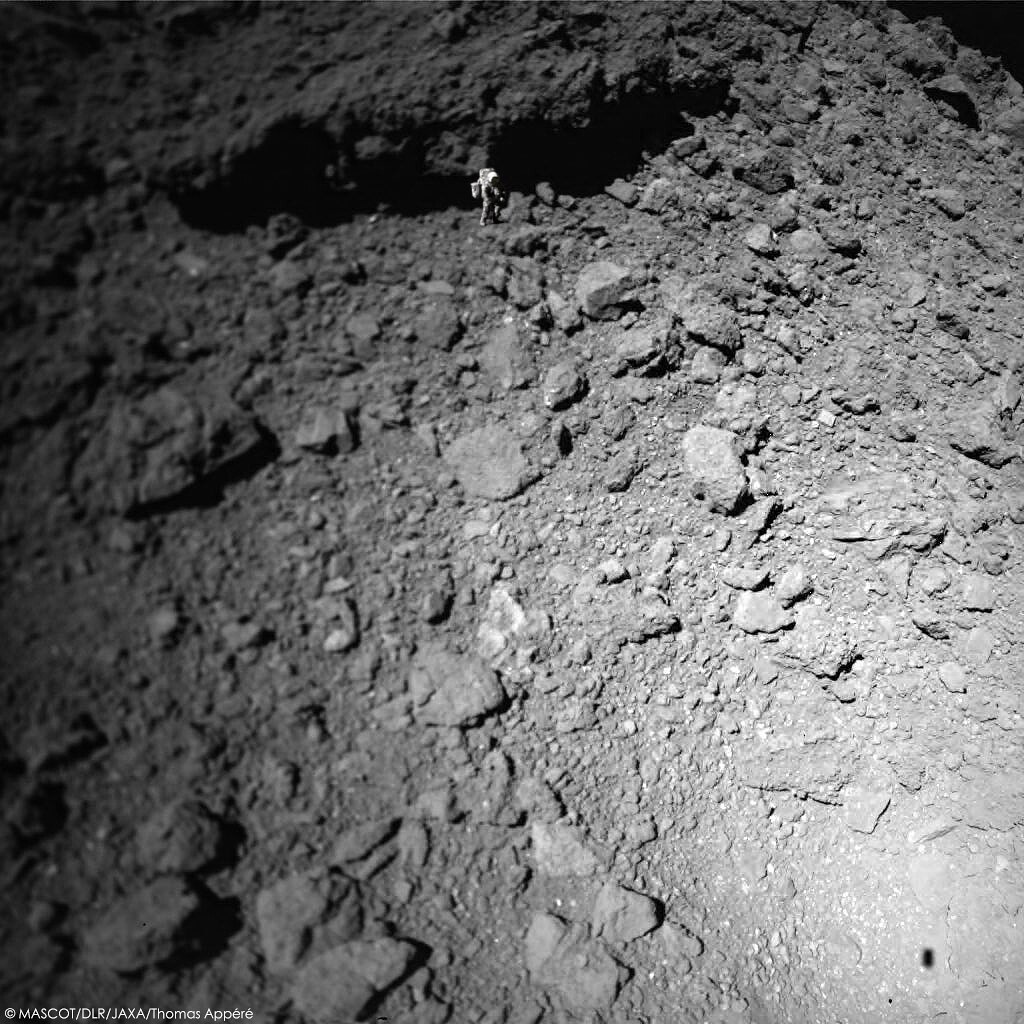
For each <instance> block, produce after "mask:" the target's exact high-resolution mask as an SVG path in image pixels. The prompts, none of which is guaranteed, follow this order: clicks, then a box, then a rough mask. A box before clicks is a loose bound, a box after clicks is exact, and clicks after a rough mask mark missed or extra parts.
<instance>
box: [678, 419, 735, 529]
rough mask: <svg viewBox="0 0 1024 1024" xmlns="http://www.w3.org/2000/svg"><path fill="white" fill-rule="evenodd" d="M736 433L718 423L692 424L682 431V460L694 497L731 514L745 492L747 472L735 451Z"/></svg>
mask: <svg viewBox="0 0 1024 1024" xmlns="http://www.w3.org/2000/svg"><path fill="white" fill-rule="evenodd" d="M736 441H737V438H736V435H735V434H733V433H732V432H731V431H728V430H721V429H719V428H718V427H706V426H697V427H691V428H690V429H689V430H688V431H687V432H686V433H685V434H684V435H683V462H684V466H685V469H686V473H687V475H688V476H689V478H690V482H691V490H692V493H693V494H694V496H695V497H697V498H699V499H702V500H706V501H707V502H708V505H709V507H710V508H711V510H712V511H713V512H724V513H725V514H726V515H730V514H732V513H734V512H736V511H737V509H738V508H739V506H740V503H741V502H742V501H743V499H744V498H745V497H746V496H747V475H746V473H745V472H744V470H743V464H742V463H741V462H740V460H739V456H738V455H737V454H736V447H735V445H736Z"/></svg>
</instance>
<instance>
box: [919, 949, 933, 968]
mask: <svg viewBox="0 0 1024 1024" xmlns="http://www.w3.org/2000/svg"><path fill="white" fill-rule="evenodd" d="M921 966H922V967H928V968H931V967H934V966H935V950H934V949H928V948H927V947H926V948H925V949H922V950H921Z"/></svg>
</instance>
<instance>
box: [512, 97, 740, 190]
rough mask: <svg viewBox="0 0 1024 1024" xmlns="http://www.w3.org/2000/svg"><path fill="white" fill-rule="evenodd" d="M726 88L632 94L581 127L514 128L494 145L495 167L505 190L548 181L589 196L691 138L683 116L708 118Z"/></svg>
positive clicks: (721, 103)
mask: <svg viewBox="0 0 1024 1024" xmlns="http://www.w3.org/2000/svg"><path fill="white" fill-rule="evenodd" d="M727 100H728V85H727V84H726V83H722V84H721V85H720V86H718V87H715V88H708V89H703V90H687V91H686V92H684V93H675V94H664V95H641V96H632V97H629V98H627V99H626V100H624V101H623V102H621V103H619V104H617V105H616V106H614V107H609V108H607V109H605V110H604V111H601V112H600V113H598V114H597V115H596V116H595V117H594V118H593V120H592V121H591V122H590V124H588V125H586V126H585V127H581V128H564V127H561V126H558V125H554V124H551V123H550V122H548V121H544V120H536V121H525V122H520V123H519V124H516V125H513V126H512V127H511V128H509V130H508V131H507V132H505V134H504V135H503V136H502V138H501V139H500V141H499V142H498V143H497V145H495V146H494V147H493V162H494V166H495V167H496V168H498V169H499V171H500V173H501V176H502V181H503V182H504V183H505V185H506V187H508V188H511V189H514V190H516V191H519V192H532V191H533V189H534V188H535V186H536V185H537V183H538V182H541V181H547V182H550V183H551V185H552V186H553V187H554V189H555V191H556V192H558V193H564V194H566V195H570V196H592V195H596V194H597V193H599V192H601V191H603V190H604V188H605V186H607V185H610V184H611V183H612V182H613V181H614V180H615V179H616V178H628V177H629V176H630V175H632V174H634V173H635V172H636V171H637V170H639V168H640V167H641V165H642V164H643V162H644V159H645V154H649V155H655V154H658V153H663V152H664V151H665V150H666V149H667V148H668V146H669V144H670V143H671V142H673V141H674V140H675V139H678V138H682V137H685V136H689V135H692V134H693V126H692V125H691V124H690V123H689V122H688V121H687V120H686V117H685V115H686V114H693V115H697V116H708V115H710V114H713V113H716V112H717V111H719V110H722V109H723V108H724V107H725V104H726V102H727Z"/></svg>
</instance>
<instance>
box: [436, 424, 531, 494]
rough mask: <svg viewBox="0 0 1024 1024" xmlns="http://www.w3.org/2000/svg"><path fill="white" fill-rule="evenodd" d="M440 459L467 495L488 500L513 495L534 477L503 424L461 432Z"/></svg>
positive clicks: (511, 435) (514, 440) (521, 452)
mask: <svg viewBox="0 0 1024 1024" xmlns="http://www.w3.org/2000/svg"><path fill="white" fill-rule="evenodd" d="M444 460H445V462H446V463H447V464H448V466H449V468H450V469H451V471H452V472H453V473H454V474H455V477H456V479H457V480H458V481H459V483H460V484H461V485H462V486H463V488H464V489H465V491H466V492H467V493H468V494H472V495H474V496H475V497H478V498H487V499H488V500H490V501H505V500H507V499H508V498H514V497H515V496H516V495H517V494H519V493H520V492H521V491H522V490H524V489H525V488H526V487H527V486H528V485H529V484H531V483H532V482H533V481H534V480H535V479H536V474H535V473H534V472H533V471H532V470H531V469H530V465H529V463H528V462H527V461H526V456H525V455H523V448H522V445H521V444H520V443H519V441H518V439H517V438H516V437H515V436H514V435H513V434H511V433H510V432H509V431H508V430H506V429H505V428H504V427H497V426H489V427H480V428H479V429H478V430H471V431H469V432H468V433H466V434H463V435H462V436H461V437H459V438H458V439H457V440H455V441H454V442H453V443H452V444H451V446H450V447H449V448H448V450H447V451H446V452H445V454H444Z"/></svg>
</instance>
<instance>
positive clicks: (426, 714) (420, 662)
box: [409, 644, 505, 728]
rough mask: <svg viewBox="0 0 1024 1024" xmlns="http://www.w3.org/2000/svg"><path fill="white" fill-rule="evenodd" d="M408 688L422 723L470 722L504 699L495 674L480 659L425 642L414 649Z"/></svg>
mask: <svg viewBox="0 0 1024 1024" xmlns="http://www.w3.org/2000/svg"><path fill="white" fill-rule="evenodd" d="M409 690H410V693H411V695H412V699H413V702H414V704H415V708H414V713H415V715H416V718H417V719H418V721H420V722H422V723H424V724H426V725H443V726H450V727H454V728H462V727H465V726H470V725H473V724H475V723H476V722H478V721H480V719H482V718H485V717H486V716H487V715H489V714H490V713H491V712H492V711H495V710H496V709H497V708H499V707H500V706H501V705H502V704H503V703H504V701H505V691H504V690H503V689H502V686H501V683H499V682H498V677H497V676H496V675H495V673H494V672H492V671H491V669H489V668H488V667H487V666H486V665H485V664H484V663H483V662H482V661H480V660H479V659H477V658H465V657H462V656H461V655H458V654H452V653H451V652H450V651H447V650H446V649H445V648H443V647H441V646H439V645H436V644H427V645H425V646H424V647H423V648H422V649H421V650H420V651H419V652H418V653H417V655H416V658H415V660H414V661H413V665H412V669H411V671H410V674H409Z"/></svg>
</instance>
